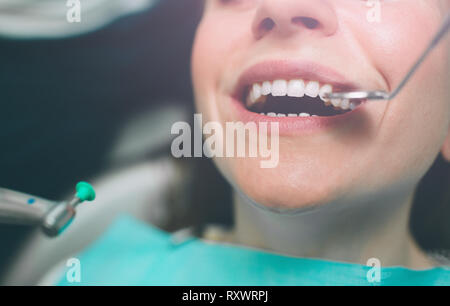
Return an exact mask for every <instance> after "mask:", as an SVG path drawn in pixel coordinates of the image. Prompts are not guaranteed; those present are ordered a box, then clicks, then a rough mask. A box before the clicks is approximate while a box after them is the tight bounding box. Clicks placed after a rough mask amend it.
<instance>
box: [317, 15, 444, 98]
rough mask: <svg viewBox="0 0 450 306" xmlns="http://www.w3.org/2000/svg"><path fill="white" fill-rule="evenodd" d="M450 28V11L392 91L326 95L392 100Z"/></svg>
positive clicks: (331, 95)
mask: <svg viewBox="0 0 450 306" xmlns="http://www.w3.org/2000/svg"><path fill="white" fill-rule="evenodd" d="M449 29H450V13H449V14H447V17H446V18H445V20H444V22H443V24H442V26H441V28H440V29H439V31H438V32H437V34H436V35H435V36H434V38H433V40H432V41H431V42H430V44H429V45H428V47H427V49H426V50H425V51H424V52H423V54H422V55H421V56H420V57H419V59H418V60H417V62H416V63H415V64H414V65H413V66H412V68H411V69H410V70H409V72H408V73H407V74H406V76H405V78H404V79H403V80H402V81H401V82H400V85H398V87H397V88H396V89H395V90H394V91H392V92H391V93H388V92H386V91H380V90H376V91H350V92H337V93H331V94H326V95H324V97H325V98H327V99H350V100H353V99H367V100H391V99H393V98H395V97H396V96H397V94H398V93H399V92H400V91H401V90H402V89H403V87H404V86H405V85H406V83H407V82H408V81H409V79H410V78H411V77H412V76H413V74H414V73H415V72H416V70H417V68H419V66H420V65H421V64H422V62H423V61H424V60H425V59H426V57H427V56H428V54H429V53H430V52H431V50H433V49H434V48H435V47H436V46H437V45H438V44H439V42H440V41H441V40H442V38H443V37H444V36H445V34H447V32H448V30H449Z"/></svg>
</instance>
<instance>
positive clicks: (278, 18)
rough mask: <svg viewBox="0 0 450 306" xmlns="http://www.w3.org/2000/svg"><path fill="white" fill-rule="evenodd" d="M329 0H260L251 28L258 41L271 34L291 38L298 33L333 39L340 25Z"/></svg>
mask: <svg viewBox="0 0 450 306" xmlns="http://www.w3.org/2000/svg"><path fill="white" fill-rule="evenodd" d="M328 1H329V0H261V2H260V4H259V7H258V8H257V12H256V15H255V18H254V20H253V24H252V32H253V35H254V36H255V38H256V39H261V38H263V37H265V36H266V35H269V34H272V35H274V34H278V35H281V36H289V35H292V34H294V33H297V32H298V31H309V32H312V33H314V34H316V35H321V36H331V35H333V34H334V33H335V32H336V30H337V28H338V22H337V17H336V14H335V11H334V9H333V7H332V6H331V5H330V4H329V2H328Z"/></svg>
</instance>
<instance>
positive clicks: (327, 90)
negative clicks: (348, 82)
mask: <svg viewBox="0 0 450 306" xmlns="http://www.w3.org/2000/svg"><path fill="white" fill-rule="evenodd" d="M332 92H333V86H331V85H329V84H325V85H323V86H322V87H321V88H320V90H319V96H320V98H321V99H322V101H324V102H328V101H330V100H329V99H326V98H324V96H325V94H330V93H332Z"/></svg>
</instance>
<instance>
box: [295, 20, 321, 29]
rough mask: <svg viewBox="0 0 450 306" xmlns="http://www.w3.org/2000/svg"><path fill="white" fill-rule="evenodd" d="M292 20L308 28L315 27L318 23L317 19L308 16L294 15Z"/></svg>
mask: <svg viewBox="0 0 450 306" xmlns="http://www.w3.org/2000/svg"><path fill="white" fill-rule="evenodd" d="M292 22H293V23H295V24H302V25H304V26H305V27H307V28H308V29H310V30H313V29H317V28H318V27H319V25H320V23H319V21H317V20H316V19H314V18H310V17H294V18H292Z"/></svg>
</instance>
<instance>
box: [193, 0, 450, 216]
mask: <svg viewBox="0 0 450 306" xmlns="http://www.w3.org/2000/svg"><path fill="white" fill-rule="evenodd" d="M370 3H372V6H369V4H370ZM378 5H379V6H378ZM449 9H450V1H448V0H414V1H411V0H384V1H383V0H380V1H363V0H314V1H312V0H207V1H206V4H205V10H204V15H203V19H202V21H201V23H200V25H199V27H198V30H197V35H196V40H195V44H194V48H193V57H192V75H193V83H194V90H195V97H196V104H197V109H198V111H199V112H200V113H202V114H203V122H205V121H216V122H220V123H221V124H222V126H224V127H225V124H226V122H236V121H243V122H250V121H253V122H256V123H260V122H270V123H271V122H278V124H279V129H280V136H279V163H278V166H277V167H275V168H272V169H263V168H261V167H260V161H261V160H262V158H220V159H215V162H216V164H217V165H218V167H219V169H220V170H221V171H222V173H223V174H224V175H225V176H226V177H227V179H228V180H229V181H230V182H231V183H232V184H233V185H234V186H235V187H236V188H238V189H239V190H240V191H242V192H244V193H245V194H246V195H247V196H249V197H250V198H251V199H253V200H254V201H255V202H257V203H260V204H262V205H266V206H270V207H273V208H282V209H290V208H301V207H305V206H308V205H319V204H325V203H330V202H336V203H339V202H342V203H344V202H352V201H355V202H356V201H358V200H361V199H363V198H367V197H371V198H375V199H381V198H383V197H386V196H388V195H407V194H410V193H411V192H412V190H413V189H414V187H415V186H416V184H417V183H418V181H419V180H420V179H421V177H422V176H423V175H424V173H425V172H426V171H427V169H428V168H429V167H430V166H431V164H432V163H433V161H434V159H435V158H436V156H437V154H438V153H439V151H440V150H441V149H442V147H443V145H444V147H445V145H446V144H447V146H448V144H449V143H450V139H449V138H450V137H449V135H448V134H449V127H450V86H449V80H450V76H449V70H450V60H449V57H450V56H449V40H448V39H447V40H446V41H445V42H443V43H441V44H440V46H439V48H437V49H436V50H434V51H433V53H432V54H431V55H430V57H429V58H428V59H427V60H426V62H425V63H424V64H423V66H421V68H420V69H419V70H418V71H417V73H416V75H415V76H414V77H413V78H412V79H411V81H410V82H409V83H408V85H407V87H405V88H404V89H403V91H402V92H401V94H400V95H398V96H397V97H396V98H395V99H394V100H392V101H390V102H389V103H388V102H386V101H377V102H366V103H361V104H359V102H358V103H356V104H355V105H353V106H352V108H353V107H354V106H356V108H354V109H353V110H351V109H349V106H348V105H346V101H332V102H333V103H334V104H335V105H338V106H339V107H340V108H341V109H342V108H344V109H346V110H345V111H344V110H337V109H335V108H334V107H333V104H332V105H331V106H326V104H329V103H330V102H331V101H323V100H322V99H320V98H314V99H313V98H305V97H307V96H308V95H310V96H315V95H317V90H318V89H319V90H321V89H323V90H329V86H325V85H327V84H328V85H331V86H332V87H333V91H340V90H345V89H363V90H366V89H367V90H374V89H380V90H386V91H390V90H392V89H393V88H395V87H396V86H397V85H398V84H399V82H400V81H401V79H402V78H403V77H404V75H405V73H406V72H407V71H408V69H409V68H410V66H411V65H412V64H413V63H414V61H415V60H416V59H417V57H418V56H419V55H420V54H421V52H422V51H423V50H424V48H425V47H426V45H427V44H428V43H429V41H430V39H431V38H432V36H433V34H434V33H435V31H436V30H437V29H438V27H439V25H440V24H441V22H442V20H443V16H444V15H445V12H447V11H448V10H449ZM275 81H276V82H275ZM302 82H303V83H302ZM264 83H265V84H264ZM317 83H318V85H319V87H317ZM254 84H259V85H261V88H263V89H262V90H263V92H264V90H265V92H264V93H265V94H267V93H269V94H268V95H267V96H263V97H260V98H259V99H258V100H257V101H258V102H257V103H255V104H252V102H255V98H256V97H259V95H260V93H259V94H258V92H259V88H258V85H254ZM286 84H287V87H286ZM302 85H305V87H306V89H305V88H304V87H302ZM264 86H265V89H264ZM315 87H316V88H315ZM253 88H255V89H253ZM286 88H287V89H286ZM250 89H252V90H255V93H254V94H252V95H253V98H252V99H250V100H248V101H247V92H248V91H249V90H250ZM252 90H250V91H252ZM286 90H287V92H286ZM302 90H303V91H302ZM305 92H306V94H305ZM286 93H287V94H288V95H291V96H295V95H298V96H301V95H302V94H305V96H304V97H303V98H300V97H294V98H292V97H291V98H288V97H287V96H286V97H283V96H284V95H286ZM278 95H281V97H273V96H278ZM264 99H265V101H264ZM325 100H326V99H325ZM246 102H250V104H252V105H251V106H250V107H247V105H246ZM325 102H327V103H326V104H325ZM339 103H340V104H339ZM344 112H345V113H344ZM261 113H263V115H262V114H261ZM268 113H275V114H277V117H272V116H273V114H269V115H270V116H269V115H268ZM300 113H308V114H310V115H315V116H309V117H307V116H306V115H305V114H303V116H305V117H303V116H296V117H295V116H294V115H298V114H300ZM278 114H285V115H286V117H278ZM288 114H291V115H290V116H288ZM281 116H282V115H281ZM269 141H270V140H269ZM448 151H450V150H448ZM448 155H450V154H448Z"/></svg>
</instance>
